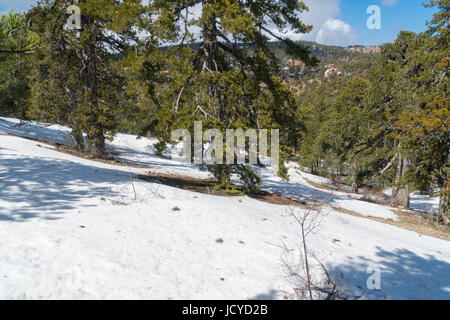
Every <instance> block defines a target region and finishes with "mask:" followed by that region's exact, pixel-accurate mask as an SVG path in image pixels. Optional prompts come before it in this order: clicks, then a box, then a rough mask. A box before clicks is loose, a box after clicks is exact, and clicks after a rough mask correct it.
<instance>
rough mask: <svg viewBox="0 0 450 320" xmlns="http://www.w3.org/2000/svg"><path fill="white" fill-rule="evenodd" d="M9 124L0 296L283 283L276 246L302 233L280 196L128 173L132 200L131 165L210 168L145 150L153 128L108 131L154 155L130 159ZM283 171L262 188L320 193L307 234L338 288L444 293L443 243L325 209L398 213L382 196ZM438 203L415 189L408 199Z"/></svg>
mask: <svg viewBox="0 0 450 320" xmlns="http://www.w3.org/2000/svg"><path fill="white" fill-rule="evenodd" d="M17 123H19V120H15V119H7V118H0V238H1V239H2V241H1V242H0V298H3V299H11V298H12V299H57V298H63V299H66V298H73V299H88V298H95V299H106V298H111V299H119V298H138V299H141V298H145V299H277V298H283V296H284V295H285V294H283V293H282V292H283V291H286V292H292V291H293V288H294V287H295V284H294V283H292V282H291V280H290V279H288V278H286V276H285V275H286V272H285V271H286V270H285V269H284V268H283V266H282V263H281V258H282V257H283V255H284V254H285V252H284V251H285V250H284V249H283V246H284V244H285V245H286V246H287V247H288V248H289V249H295V248H296V247H298V245H299V243H300V236H299V228H298V226H297V225H296V224H295V223H294V222H293V220H292V218H291V217H290V216H289V215H288V214H287V207H285V206H278V205H272V204H268V203H265V202H261V201H258V200H255V199H251V198H248V197H218V196H210V195H205V194H199V193H193V192H189V191H185V190H181V189H176V188H171V187H168V186H164V185H160V184H157V183H149V182H143V181H140V180H135V179H133V181H134V185H135V188H136V191H137V200H135V199H134V193H133V189H132V185H131V183H130V173H131V174H132V175H135V174H145V173H146V172H147V171H149V170H152V171H155V172H166V173H175V174H182V175H189V176H194V177H200V178H201V177H207V176H208V174H207V173H206V172H204V171H200V170H198V169H197V168H196V167H194V166H192V165H188V164H185V163H182V162H179V161H173V160H170V159H163V158H160V157H157V156H155V155H154V154H153V148H152V146H153V144H154V143H155V140H154V139H147V138H140V139H137V138H136V137H135V136H131V135H124V134H119V135H117V137H116V138H115V139H114V141H113V142H112V143H111V144H110V147H112V148H113V149H115V150H117V151H119V152H120V157H121V158H122V159H124V160H127V161H130V162H134V163H140V164H145V165H148V166H151V167H152V168H151V169H148V168H145V169H138V168H128V167H123V166H114V165H108V164H105V163H100V162H95V161H90V160H86V159H82V158H77V157H74V156H71V155H68V154H64V153H60V152H57V151H55V150H54V148H53V147H52V146H50V145H46V144H45V143H42V142H36V141H32V140H26V139H22V138H19V137H15V136H10V135H2V134H1V133H2V132H3V133H10V134H14V135H20V136H25V137H33V138H40V139H44V140H50V141H55V142H59V143H68V140H67V137H68V134H69V132H70V131H69V130H68V129H67V128H64V127H61V126H49V127H39V126H36V125H24V126H20V127H16V126H15V124H17ZM65 138H66V139H65ZM289 173H290V175H291V179H290V181H287V182H286V181H282V180H280V179H279V178H276V177H273V176H272V175H271V174H270V171H269V170H268V169H265V170H263V171H262V172H261V175H262V176H263V178H264V184H263V186H262V189H265V190H268V191H272V192H275V193H278V194H281V195H285V196H288V197H291V198H295V199H301V200H306V201H308V200H312V199H322V200H324V199H326V200H327V201H328V205H327V207H326V208H324V210H323V219H322V223H321V224H320V227H319V229H318V232H317V233H315V234H311V235H310V236H309V240H308V245H309V247H310V248H311V250H312V251H314V252H315V254H316V255H317V256H318V257H319V258H320V259H321V260H322V261H323V262H324V263H325V265H326V266H327V267H328V269H329V270H330V274H331V275H332V276H333V278H334V279H335V281H337V282H338V283H339V284H340V286H341V287H342V288H343V289H344V290H345V291H346V292H347V293H348V294H351V295H355V296H359V295H362V299H450V245H449V243H448V242H447V241H444V240H439V239H435V238H431V237H427V236H423V235H419V234H417V233H415V232H411V231H407V230H404V229H401V228H397V227H394V226H391V225H388V224H384V223H381V222H377V221H374V220H371V219H366V218H359V217H355V216H351V215H346V214H343V213H339V212H336V211H334V210H333V209H331V207H341V208H345V209H348V210H353V211H356V212H359V213H360V214H362V215H367V216H376V217H383V218H391V219H395V218H396V215H395V212H393V211H392V210H391V209H390V208H388V207H384V206H380V205H375V204H371V203H367V202H363V201H361V200H359V199H358V196H357V195H351V194H347V193H340V192H326V191H324V190H321V189H317V188H314V187H312V186H311V185H309V184H308V182H307V181H306V180H305V178H307V179H308V180H310V181H314V182H316V183H321V182H320V180H321V179H323V178H319V177H315V176H311V175H307V174H305V173H302V172H299V171H298V169H296V168H295V167H294V166H292V168H291V169H290V171H289ZM322 182H324V181H322ZM437 201H438V199H436V198H432V199H430V198H427V197H425V196H413V198H412V204H413V206H416V208H417V209H424V208H426V207H427V206H436V205H437ZM174 207H178V208H179V209H180V210H179V211H174V210H173V208H174ZM218 239H222V240H223V242H220V241H216V240H218ZM368 266H376V267H379V268H380V269H381V289H380V290H369V289H368V288H367V286H366V281H367V278H368V277H369V276H370V275H371V274H368V273H367V268H368Z"/></svg>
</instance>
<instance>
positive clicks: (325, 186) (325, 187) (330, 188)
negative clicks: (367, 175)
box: [302, 177, 351, 193]
mask: <svg viewBox="0 0 450 320" xmlns="http://www.w3.org/2000/svg"><path fill="white" fill-rule="evenodd" d="M302 178H303V179H305V181H306V182H308V183H309V184H310V185H312V186H313V187H314V188H317V189H321V190H327V191H339V192H345V193H351V192H348V191H347V190H344V189H342V188H339V187H338V186H332V185H329V184H322V183H317V182H314V181H311V180H309V179H308V178H305V177H302Z"/></svg>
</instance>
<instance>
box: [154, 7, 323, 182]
mask: <svg viewBox="0 0 450 320" xmlns="http://www.w3.org/2000/svg"><path fill="white" fill-rule="evenodd" d="M194 6H198V7H199V8H201V14H200V16H199V17H197V18H195V17H193V16H192V10H193V7H194ZM152 9H153V10H155V15H156V16H157V17H158V18H157V19H156V21H155V23H156V24H157V25H158V24H164V25H165V26H166V28H168V30H174V31H175V34H178V36H175V37H174V39H173V40H172V42H174V43H176V44H177V45H178V46H174V47H171V48H169V49H168V50H167V51H166V57H167V58H166V62H167V63H166V64H165V65H164V67H163V70H164V78H165V79H166V80H167V81H168V82H165V83H163V84H161V85H160V88H162V89H163V90H162V92H161V94H160V95H159V97H157V98H156V104H157V105H158V109H159V118H158V124H157V127H158V128H159V132H160V134H161V135H164V134H167V133H168V132H170V130H171V129H175V128H193V122H194V121H196V120H201V121H203V127H204V128H205V129H209V128H216V129H219V130H220V131H222V132H224V131H225V130H226V129H236V128H242V129H244V130H246V129H248V128H256V129H271V128H280V127H282V128H283V130H282V133H281V139H282V140H283V141H284V142H286V141H289V137H290V135H291V136H292V135H293V134H294V133H295V132H296V130H297V124H296V122H295V121H294V119H295V117H294V113H295V101H294V99H293V97H292V95H291V93H290V91H289V89H288V87H287V86H286V85H285V84H283V83H282V81H281V79H280V78H279V77H278V76H276V75H277V74H279V71H280V70H279V61H278V59H277V58H276V56H275V54H274V52H273V51H272V50H271V48H270V46H269V40H270V39H271V38H275V39H278V40H279V41H281V42H282V43H283V46H284V49H285V50H286V52H287V53H289V54H290V55H292V56H294V57H296V58H298V59H301V60H302V61H304V62H305V63H306V64H308V65H312V64H315V63H316V60H315V58H312V57H311V56H310V54H309V53H308V51H307V50H306V49H305V48H303V47H301V46H299V45H298V44H296V43H294V42H293V41H291V40H289V39H285V38H283V37H281V36H279V35H277V31H274V28H272V27H271V26H274V27H275V29H278V31H284V30H286V29H288V28H290V29H291V30H292V31H293V32H295V33H306V32H309V31H310V30H311V27H309V26H306V25H304V24H303V23H302V22H301V21H300V20H299V18H298V15H299V13H301V12H302V11H304V10H307V7H306V6H305V5H304V4H303V2H301V1H293V0H278V1H270V2H268V1H262V0H255V1H238V0H189V1H186V0H180V1H163V0H157V1H154V2H153V5H152ZM188 26H189V27H197V28H198V29H199V30H200V36H201V39H200V43H199V45H190V46H187V45H186V44H187V43H192V42H193V39H194V38H195V37H194V35H193V34H192V33H190V32H189V29H188ZM209 169H210V170H211V171H212V172H213V173H214V175H215V176H216V177H217V178H218V180H219V184H220V185H223V186H228V185H229V184H230V174H231V173H233V172H234V173H238V174H240V176H241V178H244V177H251V179H250V180H249V181H244V183H246V184H247V185H248V186H250V187H252V186H254V182H255V181H256V182H257V181H258V178H257V177H256V175H255V174H253V173H252V170H251V169H250V167H249V166H246V165H242V164H235V165H222V164H215V165H212V166H210V167H209ZM281 172H283V170H281ZM244 180H245V179H244Z"/></svg>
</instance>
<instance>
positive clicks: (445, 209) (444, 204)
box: [439, 192, 450, 225]
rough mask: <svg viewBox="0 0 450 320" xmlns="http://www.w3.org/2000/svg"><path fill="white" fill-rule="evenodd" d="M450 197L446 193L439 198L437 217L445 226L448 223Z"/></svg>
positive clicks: (449, 218) (449, 217)
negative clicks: (440, 218)
mask: <svg viewBox="0 0 450 320" xmlns="http://www.w3.org/2000/svg"><path fill="white" fill-rule="evenodd" d="M449 207H450V196H449V195H448V194H447V193H445V192H444V193H442V194H441V197H440V198H439V216H440V217H442V220H444V224H445V225H449V223H450V211H449Z"/></svg>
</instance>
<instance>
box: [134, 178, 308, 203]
mask: <svg viewBox="0 0 450 320" xmlns="http://www.w3.org/2000/svg"><path fill="white" fill-rule="evenodd" d="M138 178H139V179H141V180H145V181H149V182H156V183H161V184H164V185H167V186H170V187H175V188H179V189H184V190H189V191H193V192H199V193H205V194H210V195H217V196H224V197H233V196H243V195H246V196H248V197H250V198H253V199H256V200H260V201H264V202H268V203H272V204H278V205H286V206H301V207H308V204H307V203H306V202H300V201H295V200H292V199H289V198H286V197H282V196H279V195H276V194H273V193H269V192H266V191H261V190H244V189H243V188H241V187H236V189H235V191H233V192H229V191H227V190H222V189H219V190H217V189H215V188H214V186H215V185H216V184H217V181H216V180H215V179H199V178H193V177H189V176H180V175H174V174H169V173H156V172H151V171H150V172H148V174H147V175H139V176H138Z"/></svg>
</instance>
